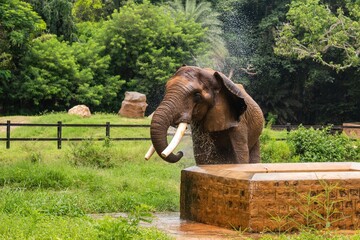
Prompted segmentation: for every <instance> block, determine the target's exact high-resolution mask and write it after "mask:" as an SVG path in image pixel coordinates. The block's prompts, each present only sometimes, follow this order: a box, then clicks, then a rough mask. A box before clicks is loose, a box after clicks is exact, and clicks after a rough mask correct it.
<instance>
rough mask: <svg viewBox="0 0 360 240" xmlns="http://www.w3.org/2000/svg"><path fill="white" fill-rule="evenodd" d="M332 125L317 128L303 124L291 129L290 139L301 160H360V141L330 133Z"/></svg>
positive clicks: (296, 154) (295, 153)
mask: <svg viewBox="0 0 360 240" xmlns="http://www.w3.org/2000/svg"><path fill="white" fill-rule="evenodd" d="M329 131H330V127H326V128H323V129H319V130H315V129H313V128H309V129H306V128H304V127H302V126H300V127H299V129H297V130H295V131H291V132H290V134H289V138H288V141H289V143H290V144H291V145H292V147H293V148H294V153H293V154H294V155H295V156H299V159H300V161H301V162H328V161H331V162H341V161H350V162H351V161H360V146H359V141H354V142H353V141H351V139H350V138H348V137H346V136H344V135H340V134H334V135H331V134H329Z"/></svg>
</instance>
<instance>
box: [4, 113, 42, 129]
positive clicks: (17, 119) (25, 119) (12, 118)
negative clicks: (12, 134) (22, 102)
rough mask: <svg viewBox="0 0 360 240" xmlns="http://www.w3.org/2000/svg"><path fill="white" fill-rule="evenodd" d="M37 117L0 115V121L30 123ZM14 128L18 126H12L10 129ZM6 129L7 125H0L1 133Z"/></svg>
mask: <svg viewBox="0 0 360 240" xmlns="http://www.w3.org/2000/svg"><path fill="white" fill-rule="evenodd" d="M36 118H37V117H35V116H5V117H0V123H6V122H7V121H8V120H9V121H11V122H13V123H29V122H31V121H33V120H35V119H36ZM14 128H16V126H13V127H11V128H10V130H11V129H14ZM5 131H6V126H0V133H2V132H5Z"/></svg>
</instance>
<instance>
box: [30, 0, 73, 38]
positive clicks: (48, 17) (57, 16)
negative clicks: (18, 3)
mask: <svg viewBox="0 0 360 240" xmlns="http://www.w3.org/2000/svg"><path fill="white" fill-rule="evenodd" d="M24 1H25V2H28V3H30V4H31V5H32V6H33V8H34V11H35V12H37V13H38V14H39V15H40V16H41V17H42V19H43V20H44V21H45V22H46V29H47V31H48V32H49V33H51V34H55V35H57V36H59V37H62V38H63V39H64V40H67V41H74V40H75V39H76V27H75V21H74V17H73V15H72V8H73V3H72V2H73V1H72V0H24Z"/></svg>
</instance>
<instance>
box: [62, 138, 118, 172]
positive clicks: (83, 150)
mask: <svg viewBox="0 0 360 240" xmlns="http://www.w3.org/2000/svg"><path fill="white" fill-rule="evenodd" d="M109 150H110V143H109V141H105V143H104V145H103V146H100V145H98V144H96V143H95V142H93V141H90V140H88V141H82V142H81V143H78V144H72V148H71V150H70V152H69V160H70V162H71V163H72V164H74V165H75V166H89V167H96V168H111V167H113V166H114V163H113V162H112V160H111V159H112V154H111V153H110V151H109Z"/></svg>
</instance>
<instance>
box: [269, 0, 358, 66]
mask: <svg viewBox="0 0 360 240" xmlns="http://www.w3.org/2000/svg"><path fill="white" fill-rule="evenodd" d="M359 12H360V3H359V1H350V0H346V1H344V3H343V4H341V5H340V6H339V7H337V8H336V10H333V11H332V10H331V8H330V6H329V5H325V4H322V3H320V1H319V0H306V1H304V0H301V1H300V0H299V1H292V2H291V4H290V9H289V11H288V13H287V20H288V21H289V22H288V23H285V24H284V25H283V26H281V27H280V29H279V31H278V34H277V38H276V47H275V53H276V54H280V55H284V56H295V57H297V58H298V59H303V58H305V57H309V58H312V59H314V60H315V61H318V62H320V63H321V64H324V65H326V66H329V67H331V68H334V69H336V70H338V71H339V70H344V69H346V68H349V67H356V66H358V65H359V64H360V57H359V53H360V24H359V21H360V14H359ZM329 56H330V57H329ZM333 56H334V57H333ZM339 56H341V57H339Z"/></svg>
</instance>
